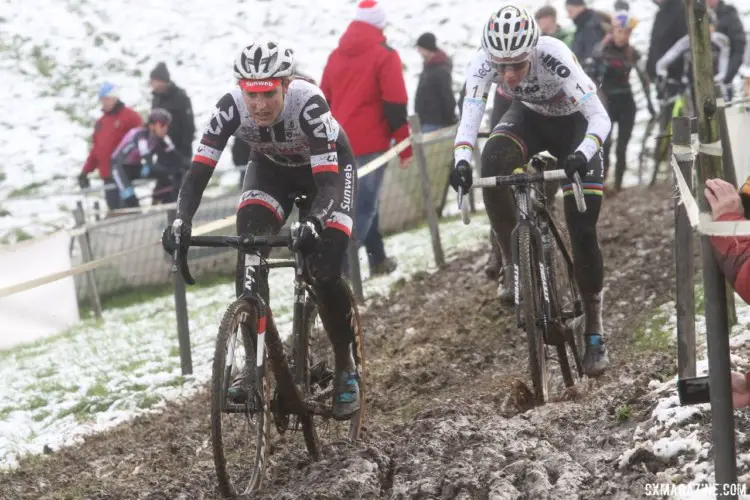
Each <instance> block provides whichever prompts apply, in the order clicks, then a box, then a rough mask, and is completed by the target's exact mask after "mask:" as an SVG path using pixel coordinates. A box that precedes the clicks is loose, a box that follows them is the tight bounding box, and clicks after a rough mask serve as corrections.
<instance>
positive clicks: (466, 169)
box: [449, 160, 473, 193]
mask: <svg viewBox="0 0 750 500" xmlns="http://www.w3.org/2000/svg"><path fill="white" fill-rule="evenodd" d="M472 176H473V174H472V171H471V165H469V162H468V161H466V160H458V163H456V168H454V169H453V170H451V175H450V177H449V181H450V183H451V186H452V187H453V189H455V190H456V191H458V188H459V187H460V188H461V189H463V192H464V193H466V191H468V190H469V189H470V188H471V184H472V181H473V179H472Z"/></svg>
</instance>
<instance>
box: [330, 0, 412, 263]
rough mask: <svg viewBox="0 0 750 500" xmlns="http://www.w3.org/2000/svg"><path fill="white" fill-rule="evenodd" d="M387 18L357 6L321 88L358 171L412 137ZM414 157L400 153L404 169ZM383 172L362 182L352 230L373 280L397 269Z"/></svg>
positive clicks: (367, 3)
mask: <svg viewBox="0 0 750 500" xmlns="http://www.w3.org/2000/svg"><path fill="white" fill-rule="evenodd" d="M385 25H386V16H385V11H384V10H383V8H382V7H381V6H380V5H378V3H377V2H375V1H374V0H362V1H361V2H360V3H359V5H357V11H356V15H355V17H354V21H352V22H351V23H350V24H349V27H348V28H347V29H346V32H345V33H344V35H343V36H342V37H341V40H340V41H339V46H338V47H337V48H336V49H335V50H334V51H333V52H332V53H331V55H330V56H329V58H328V63H327V64H326V67H325V69H324V70H323V78H322V81H321V83H320V88H321V89H322V90H323V93H324V94H325V96H326V99H327V100H328V103H329V105H330V106H331V112H332V114H333V116H334V117H336V120H338V122H339V123H340V124H341V126H342V127H343V128H344V130H345V131H346V134H347V135H348V136H349V141H350V142H351V145H352V149H353V150H354V155H355V156H356V161H357V165H358V166H360V167H361V166H363V165H365V164H367V163H368V162H369V161H371V160H373V159H375V158H377V157H378V156H380V155H381V154H383V153H384V152H386V151H387V150H388V148H389V147H390V146H391V141H392V140H395V141H396V142H400V141H402V140H403V139H406V138H407V137H408V136H409V126H408V124H407V120H406V104H407V96H406V84H405V83H404V75H403V72H402V67H401V58H400V57H399V55H398V53H397V52H396V51H395V50H393V49H392V48H391V47H389V46H388V45H386V42H385V36H384V35H383V28H384V27H385ZM410 157H411V148H409V149H407V150H405V151H403V152H402V153H401V166H402V167H405V166H406V165H407V163H408V161H409V158H410ZM384 174H385V169H384V168H379V169H377V170H375V171H374V172H371V173H370V174H368V175H365V176H364V177H360V178H359V186H358V192H357V207H356V215H355V222H354V228H355V232H356V235H357V239H358V240H359V244H360V245H362V244H364V245H365V247H366V249H367V254H368V257H369V261H370V275H377V274H387V273H390V272H392V271H393V270H394V269H395V268H396V262H395V260H393V259H391V258H388V257H387V256H386V253H385V247H384V245H383V237H382V236H381V235H380V228H379V225H380V224H379V218H378V208H379V197H380V196H379V195H380V188H381V185H382V184H383V176H384Z"/></svg>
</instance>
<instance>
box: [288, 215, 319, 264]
mask: <svg viewBox="0 0 750 500" xmlns="http://www.w3.org/2000/svg"><path fill="white" fill-rule="evenodd" d="M320 233H321V227H320V223H319V222H318V221H317V220H315V219H312V218H310V219H306V220H304V221H302V222H301V223H300V227H299V234H298V236H297V240H296V241H295V242H294V249H295V250H297V251H300V252H302V253H303V254H307V255H309V254H311V253H313V252H314V251H315V249H316V248H317V247H318V241H320Z"/></svg>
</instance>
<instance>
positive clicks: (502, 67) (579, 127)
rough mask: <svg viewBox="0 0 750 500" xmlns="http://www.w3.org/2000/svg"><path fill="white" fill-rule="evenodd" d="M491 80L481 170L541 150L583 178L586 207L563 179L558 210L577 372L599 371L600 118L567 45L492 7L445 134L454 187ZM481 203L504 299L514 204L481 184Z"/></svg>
mask: <svg viewBox="0 0 750 500" xmlns="http://www.w3.org/2000/svg"><path fill="white" fill-rule="evenodd" d="M493 83H495V84H497V85H498V86H499V87H500V88H501V89H502V91H503V93H505V94H506V95H508V96H509V97H510V98H512V99H513V103H512V104H511V106H510V108H509V109H508V111H507V112H506V113H505V114H504V115H503V117H502V118H501V119H500V123H498V124H497V126H496V127H495V128H494V130H493V131H492V134H491V135H490V138H489V140H488V141H487V144H486V145H485V147H484V150H483V152H482V165H481V174H482V176H483V177H485V176H496V175H507V174H510V173H512V171H513V169H514V168H516V167H519V166H522V165H523V164H524V163H525V162H527V161H528V159H529V157H530V156H531V155H533V154H535V153H539V152H541V151H548V152H549V153H551V154H552V155H553V156H555V157H556V158H557V159H558V162H559V163H560V164H561V165H562V166H563V168H564V169H565V171H566V172H567V174H568V177H569V178H570V179H572V178H573V175H574V173H576V172H578V173H579V175H580V176H581V179H582V180H583V184H584V193H585V197H586V204H587V206H588V210H587V211H586V212H585V213H579V212H578V210H577V209H576V205H575V200H574V198H573V196H572V188H571V181H570V180H568V181H566V182H564V183H563V193H564V195H565V202H564V203H565V218H566V221H567V224H568V228H569V231H570V237H571V242H572V249H573V259H574V264H575V275H576V281H577V282H578V287H579V289H580V291H581V295H582V299H583V302H584V308H585V314H586V322H585V328H586V335H585V340H586V342H585V343H586V352H585V356H584V362H583V365H584V371H585V372H586V374H587V375H589V376H598V375H601V374H602V373H603V372H604V371H605V370H606V368H607V367H608V365H609V358H608V356H607V351H606V348H605V346H604V341H603V327H602V294H601V292H602V284H603V263H602V255H601V252H600V250H599V242H598V240H597V235H596V222H597V219H598V218H599V209H600V207H601V201H602V182H603V179H602V151H601V148H602V144H603V142H604V140H605V139H606V138H607V135H608V134H609V131H610V127H611V124H610V120H609V117H608V116H607V112H606V110H605V109H604V106H603V105H602V103H601V101H600V100H599V98H598V97H597V94H596V86H595V85H594V83H593V82H592V81H591V79H590V78H589V77H588V76H586V73H584V71H583V69H582V68H581V66H580V65H579V63H578V61H577V60H576V58H575V56H574V55H573V53H572V52H571V51H570V49H569V48H568V47H567V46H566V45H565V44H564V43H563V42H561V41H559V40H557V39H555V38H553V37H549V36H541V33H540V29H539V27H538V26H537V23H536V21H535V20H534V17H533V16H532V15H531V14H530V13H529V12H528V11H527V10H526V9H522V8H519V7H516V6H514V5H505V6H503V7H501V8H500V9H499V10H496V11H494V12H493V13H492V15H491V16H490V18H489V19H488V21H487V22H486V23H485V25H484V28H483V30H482V45H481V47H480V49H479V50H478V51H477V53H476V55H475V56H474V58H473V59H472V61H471V63H470V65H469V68H468V72H467V78H466V92H467V95H466V99H465V100H464V103H463V112H462V113H461V122H460V124H459V127H458V132H457V135H456V141H455V152H454V153H455V162H456V163H455V168H454V170H453V171H452V172H451V177H450V179H451V185H452V186H453V188H454V189H456V190H457V189H458V188H459V186H460V187H462V188H463V189H464V190H467V189H469V188H470V186H471V183H472V168H471V160H472V151H473V149H474V146H475V143H476V139H477V132H478V130H479V125H480V122H481V120H482V116H483V114H484V109H485V106H486V104H487V96H488V94H489V91H490V86H491V85H492V84H493ZM483 194H484V203H485V207H486V208H487V215H488V216H489V218H490V222H491V224H492V228H493V230H494V232H495V234H496V235H497V239H498V244H499V246H500V249H501V252H502V254H503V262H504V263H506V266H505V267H504V268H503V274H504V284H503V286H501V289H500V296H501V299H503V300H504V301H506V302H512V301H513V292H512V290H513V275H512V272H511V268H510V266H508V265H507V263H509V262H511V246H510V234H511V231H512V230H513V227H514V225H515V213H514V210H515V207H514V204H513V200H512V198H511V196H512V195H511V192H510V189H509V188H507V187H506V188H494V189H485V190H484V193H483Z"/></svg>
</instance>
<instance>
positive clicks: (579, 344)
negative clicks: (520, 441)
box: [458, 155, 586, 404]
mask: <svg viewBox="0 0 750 500" xmlns="http://www.w3.org/2000/svg"><path fill="white" fill-rule="evenodd" d="M545 166H546V161H545V159H544V158H543V157H541V156H539V155H535V156H533V157H532V158H531V159H530V160H529V162H528V163H527V164H526V166H525V167H522V168H518V169H516V170H515V171H514V172H513V174H511V175H500V176H496V177H483V178H479V179H475V180H474V182H473V184H472V188H493V187H500V186H510V187H511V191H512V193H513V198H514V202H515V205H516V226H515V228H514V229H513V232H512V233H511V241H512V259H513V275H514V280H513V281H514V284H513V287H514V290H513V291H514V297H515V311H516V323H517V325H518V327H519V328H521V329H523V330H525V332H526V341H527V345H528V350H529V369H530V371H531V381H532V383H533V386H534V398H535V400H536V403H537V404H544V403H545V402H547V401H548V398H549V383H550V379H551V377H550V371H549V367H548V362H549V361H550V360H551V359H553V358H552V357H551V356H550V353H548V347H550V348H551V347H554V348H555V349H556V351H557V362H558V364H559V366H560V371H561V373H562V377H563V381H564V383H565V386H566V387H572V386H573V385H575V377H574V374H575V375H577V378H578V379H581V378H582V377H583V366H582V363H581V352H582V348H583V338H582V336H580V335H579V334H576V333H575V330H576V328H575V327H574V324H575V323H576V320H580V319H582V316H583V307H582V302H581V298H580V294H579V292H578V288H577V285H576V282H575V277H574V273H573V260H572V259H571V256H570V252H569V251H568V248H567V246H566V244H565V242H564V241H563V237H562V235H561V233H560V231H559V230H558V229H557V225H556V223H555V221H554V219H553V218H552V216H551V214H550V213H549V209H548V207H547V196H546V194H545V191H544V183H545V182H550V181H559V180H561V179H565V178H567V176H566V174H565V171H564V170H562V169H560V170H549V171H546V172H545V171H544V167H545ZM530 167H531V168H532V169H533V171H532V170H530V169H529V168H530ZM573 193H574V195H575V199H576V205H577V207H578V210H579V211H581V212H584V211H585V210H586V202H585V200H584V198H583V187H582V184H581V178H580V176H579V175H578V174H577V173H576V174H575V182H573ZM462 194H463V193H462V192H461V191H459V194H458V197H459V201H458V203H459V208H460V210H461V215H462V219H463V221H464V224H468V223H469V210H468V204H467V203H462V200H461V198H462ZM568 349H569V350H570V353H571V354H572V356H573V360H574V362H575V371H573V370H572V369H571V366H570V362H569V360H568V352H567V351H568Z"/></svg>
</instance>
